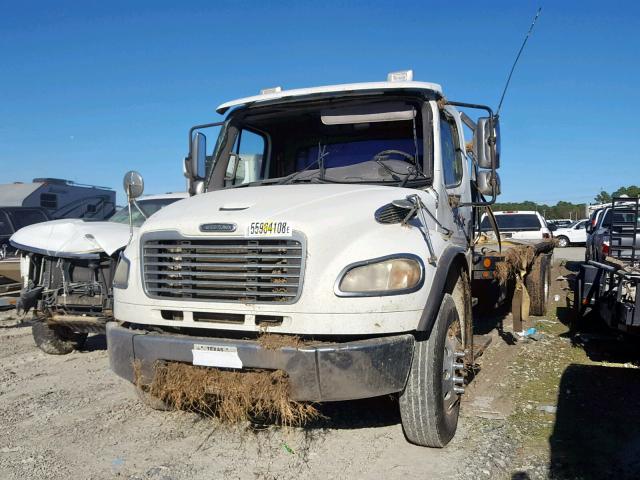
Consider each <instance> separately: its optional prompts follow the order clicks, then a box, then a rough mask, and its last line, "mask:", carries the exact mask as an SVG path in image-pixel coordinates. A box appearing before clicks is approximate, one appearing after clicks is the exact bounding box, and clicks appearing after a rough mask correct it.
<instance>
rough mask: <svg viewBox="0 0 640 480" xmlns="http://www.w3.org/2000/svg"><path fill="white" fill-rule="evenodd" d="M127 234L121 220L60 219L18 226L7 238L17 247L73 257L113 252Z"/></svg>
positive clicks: (53, 255) (124, 243)
mask: <svg viewBox="0 0 640 480" xmlns="http://www.w3.org/2000/svg"><path fill="white" fill-rule="evenodd" d="M135 230H137V228H135V227H134V231H135ZM129 235H130V231H129V225H125V224H122V223H116V222H85V221H83V220H80V219H63V220H52V221H50V222H42V223H36V224H33V225H29V226H27V227H24V228H21V229H20V230H18V231H17V232H16V233H14V234H13V236H12V237H11V239H10V240H9V241H10V242H11V245H13V246H14V247H16V248H18V249H20V250H25V251H32V252H36V253H40V254H42V255H48V256H51V257H70V258H74V257H87V256H97V255H98V254H99V253H100V252H105V253H106V254H107V255H113V253H114V252H116V251H117V250H119V249H121V248H123V247H126V246H127V243H129Z"/></svg>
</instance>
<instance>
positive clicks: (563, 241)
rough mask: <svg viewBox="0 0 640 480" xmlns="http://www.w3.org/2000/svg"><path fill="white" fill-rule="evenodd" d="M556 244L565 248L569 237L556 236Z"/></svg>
mask: <svg viewBox="0 0 640 480" xmlns="http://www.w3.org/2000/svg"><path fill="white" fill-rule="evenodd" d="M558 246H559V247H560V248H566V247H568V246H569V239H568V238H567V237H564V236H562V235H561V236H559V237H558Z"/></svg>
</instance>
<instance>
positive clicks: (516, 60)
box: [496, 7, 542, 117]
mask: <svg viewBox="0 0 640 480" xmlns="http://www.w3.org/2000/svg"><path fill="white" fill-rule="evenodd" d="M541 12H542V7H539V8H538V11H537V12H536V16H535V17H533V22H531V26H530V27H529V31H528V32H527V34H526V35H525V37H524V40H523V41H522V46H521V47H520V50H519V51H518V55H516V59H515V61H514V62H513V65H512V66H511V71H510V72H509V76H508V77H507V83H506V84H505V86H504V90H503V91H502V96H501V97H500V103H498V110H497V111H496V117H497V116H498V115H500V109H501V108H502V102H504V96H505V95H506V94H507V89H508V88H509V83H510V82H511V76H512V75H513V71H514V70H515V69H516V65H517V64H518V60H520V55H522V51H523V50H524V46H525V45H526V44H527V40H529V37H530V36H531V34H532V33H533V27H534V25H535V24H536V21H537V20H538V17H539V16H540V13H541Z"/></svg>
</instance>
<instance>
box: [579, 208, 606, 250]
mask: <svg viewBox="0 0 640 480" xmlns="http://www.w3.org/2000/svg"><path fill="white" fill-rule="evenodd" d="M605 210H606V207H603V208H598V209H596V210H594V211H593V212H591V215H589V222H588V223H587V225H586V228H585V230H586V231H587V240H586V243H585V246H586V248H585V252H584V261H585V262H588V261H589V260H591V259H592V258H594V257H593V232H595V231H596V230H597V228H598V225H599V223H600V221H601V220H602V214H603V212H604V211H605Z"/></svg>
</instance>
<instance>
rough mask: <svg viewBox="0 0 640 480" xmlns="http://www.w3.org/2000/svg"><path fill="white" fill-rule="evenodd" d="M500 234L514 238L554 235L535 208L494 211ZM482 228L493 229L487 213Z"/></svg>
mask: <svg viewBox="0 0 640 480" xmlns="http://www.w3.org/2000/svg"><path fill="white" fill-rule="evenodd" d="M494 214H495V217H496V222H497V224H498V228H499V229H500V235H501V236H502V237H504V238H513V239H514V240H544V239H549V238H551V237H552V235H551V230H549V227H548V226H547V223H546V221H545V219H544V217H543V216H542V215H540V214H539V213H538V212H535V211H533V210H520V211H505V212H494ZM480 230H481V231H483V232H490V231H492V230H493V229H492V228H491V224H490V223H489V218H488V217H487V216H486V215H485V216H484V217H483V218H482V221H481V223H480Z"/></svg>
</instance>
